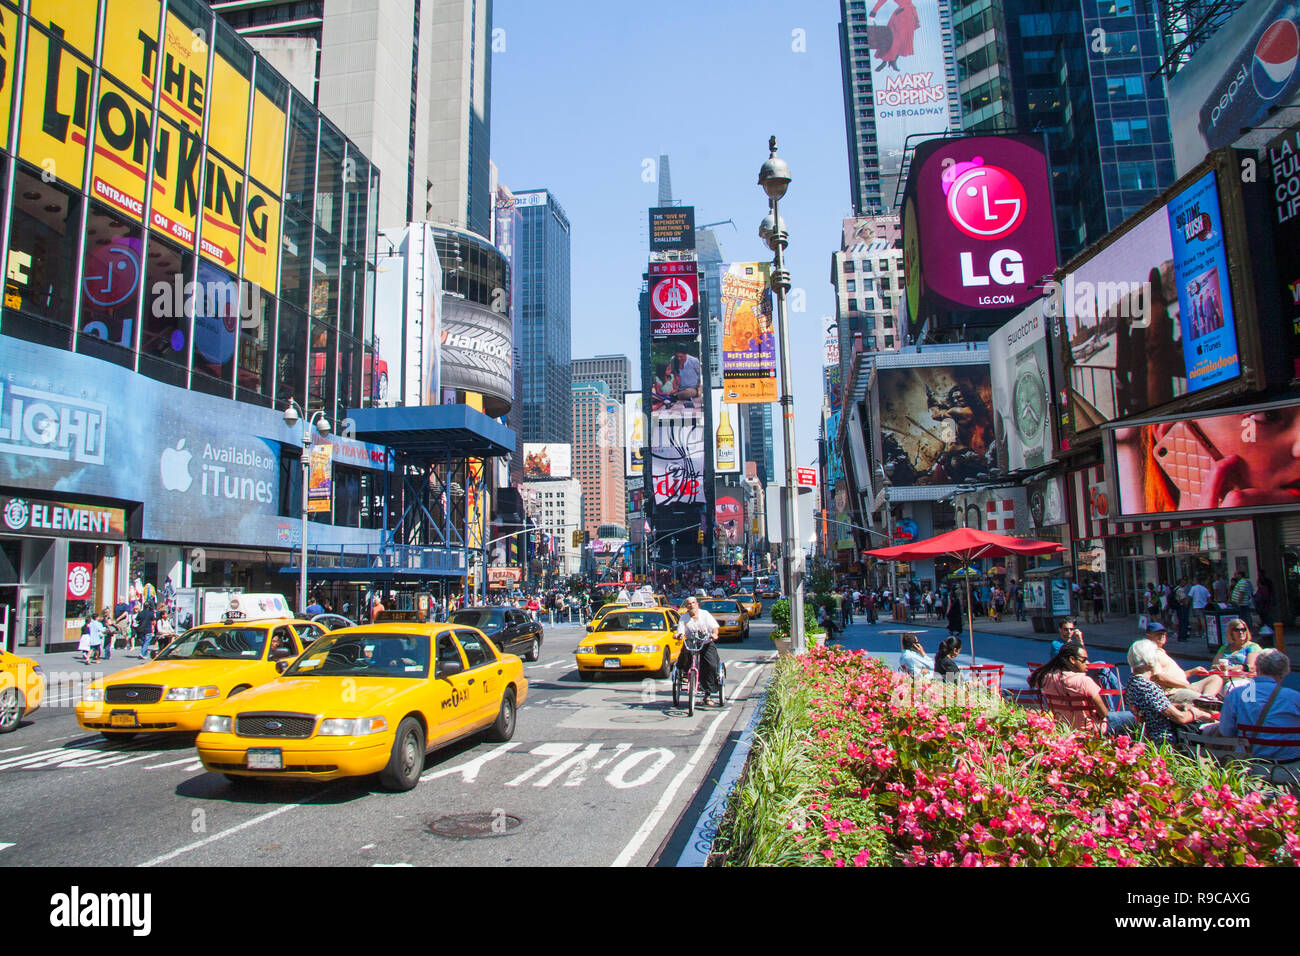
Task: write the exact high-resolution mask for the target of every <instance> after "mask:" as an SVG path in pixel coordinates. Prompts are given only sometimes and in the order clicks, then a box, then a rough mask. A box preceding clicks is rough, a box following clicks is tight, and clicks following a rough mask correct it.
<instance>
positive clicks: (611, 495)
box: [572, 381, 627, 538]
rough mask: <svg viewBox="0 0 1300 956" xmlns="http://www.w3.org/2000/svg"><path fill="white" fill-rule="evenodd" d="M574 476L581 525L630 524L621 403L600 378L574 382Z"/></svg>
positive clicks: (592, 528)
mask: <svg viewBox="0 0 1300 956" xmlns="http://www.w3.org/2000/svg"><path fill="white" fill-rule="evenodd" d="M572 393H573V477H574V478H576V479H578V482H579V484H581V485H582V528H583V530H584V531H586V532H588V533H589V534H590V535H591V536H592V537H593V538H595V537H598V536H599V535H598V534H597V531H598V529H599V527H600V526H601V525H618V526H619V527H626V526H627V485H626V482H625V480H624V477H623V415H622V408H623V406H622V402H620V401H619V400H617V399H616V398H614V396H613V395H612V394H611V391H610V388H609V386H608V385H606V384H605V383H604V382H601V381H574V383H573V388H572Z"/></svg>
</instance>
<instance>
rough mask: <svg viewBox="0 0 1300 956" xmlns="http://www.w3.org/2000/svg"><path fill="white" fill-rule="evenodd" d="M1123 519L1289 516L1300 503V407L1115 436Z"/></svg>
mask: <svg viewBox="0 0 1300 956" xmlns="http://www.w3.org/2000/svg"><path fill="white" fill-rule="evenodd" d="M1112 438H1113V441H1112V443H1111V449H1110V450H1111V451H1112V452H1113V462H1114V476H1115V487H1116V489H1117V491H1118V498H1119V501H1118V504H1117V509H1118V514H1119V516H1120V517H1122V518H1128V517H1132V516H1138V515H1167V514H1172V513H1178V514H1184V513H1187V512H1202V513H1205V514H1210V513H1214V514H1216V515H1217V514H1218V513H1219V512H1222V511H1224V510H1229V509H1240V510H1243V511H1245V510H1249V511H1268V510H1273V511H1276V510H1282V509H1286V510H1290V511H1294V510H1295V508H1296V505H1297V504H1300V458H1297V457H1296V455H1295V452H1294V449H1295V448H1296V447H1297V443H1300V403H1297V402H1295V401H1292V402H1290V403H1275V404H1272V405H1257V406H1250V407H1245V408H1236V409H1231V410H1229V411H1223V412H1218V413H1215V414H1212V415H1202V416H1200V417H1196V418H1180V419H1177V420H1164V421H1152V422H1143V423H1136V424H1133V425H1128V426H1119V427H1116V428H1114V429H1113V430H1112Z"/></svg>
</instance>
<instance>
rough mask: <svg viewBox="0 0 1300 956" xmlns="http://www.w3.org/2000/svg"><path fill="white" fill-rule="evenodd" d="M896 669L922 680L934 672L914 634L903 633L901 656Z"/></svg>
mask: <svg viewBox="0 0 1300 956" xmlns="http://www.w3.org/2000/svg"><path fill="white" fill-rule="evenodd" d="M898 669H899V670H900V671H902V672H903V673H905V674H911V675H912V676H913V677H917V678H920V679H922V680H929V679H930V677H931V675H932V674H934V665H933V664H931V663H930V658H929V657H927V656H926V654H925V648H924V647H922V646H921V641H920V640H919V639H918V638H917V636H916V635H915V634H911V633H908V634H904V635H903V656H902V657H901V658H899V661H898Z"/></svg>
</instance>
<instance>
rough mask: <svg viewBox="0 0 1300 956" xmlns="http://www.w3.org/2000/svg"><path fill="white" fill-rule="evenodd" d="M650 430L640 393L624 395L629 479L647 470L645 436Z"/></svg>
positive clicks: (624, 445)
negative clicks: (647, 426)
mask: <svg viewBox="0 0 1300 956" xmlns="http://www.w3.org/2000/svg"><path fill="white" fill-rule="evenodd" d="M647 431H648V429H647V428H646V423H645V411H644V406H643V404H642V398H641V393H640V392H624V393H623V447H624V448H625V449H627V451H626V452H625V454H626V455H627V459H626V462H625V464H626V474H627V476H628V477H629V478H631V477H632V476H633V475H640V474H642V472H643V471H644V469H645V436H646V432H647Z"/></svg>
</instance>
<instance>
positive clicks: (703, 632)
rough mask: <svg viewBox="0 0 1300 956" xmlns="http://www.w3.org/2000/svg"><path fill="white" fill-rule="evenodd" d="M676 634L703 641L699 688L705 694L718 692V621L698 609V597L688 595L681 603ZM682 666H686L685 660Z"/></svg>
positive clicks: (706, 612)
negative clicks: (680, 613) (684, 601)
mask: <svg viewBox="0 0 1300 956" xmlns="http://www.w3.org/2000/svg"><path fill="white" fill-rule="evenodd" d="M677 636H678V637H680V638H682V639H683V640H684V639H685V638H687V637H695V638H698V639H699V640H702V641H704V647H703V649H702V650H701V651H700V689H701V690H702V691H703V692H704V693H705V694H716V693H717V692H718V646H717V643H716V642H717V640H718V622H717V620H716V619H715V618H714V617H713V615H712V614H710V613H709V612H708V611H704V610H701V609H700V602H699V600H698V599H696V598H693V597H689V598H687V599H686V603H685V604H683V605H682V617H681V620H680V621H678V622H677ZM682 666H683V667H685V666H687V665H686V664H685V662H683V664H682Z"/></svg>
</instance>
